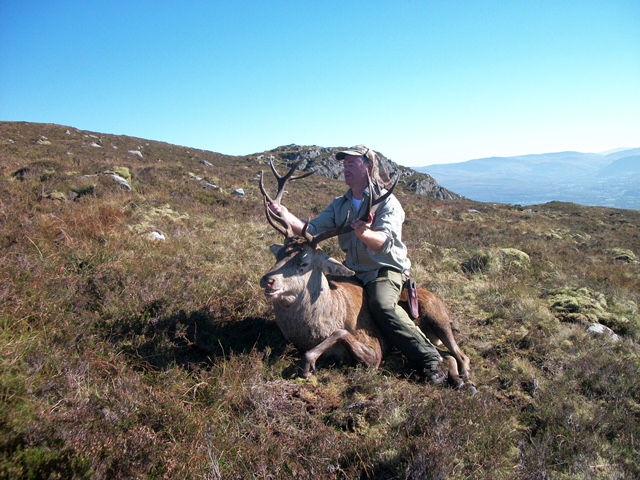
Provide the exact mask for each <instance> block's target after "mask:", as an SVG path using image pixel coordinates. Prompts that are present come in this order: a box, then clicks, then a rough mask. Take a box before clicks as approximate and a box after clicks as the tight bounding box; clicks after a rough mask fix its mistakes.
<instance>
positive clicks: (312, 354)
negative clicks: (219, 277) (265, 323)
mask: <svg viewBox="0 0 640 480" xmlns="http://www.w3.org/2000/svg"><path fill="white" fill-rule="evenodd" d="M272 252H273V253H274V254H275V255H276V264H275V265H274V266H273V268H272V269H271V270H270V271H269V272H268V273H267V274H266V275H264V277H262V279H261V282H260V284H261V286H262V287H263V288H264V289H265V295H266V296H267V297H268V298H270V299H271V300H272V302H273V306H274V310H275V314H276V323H277V324H278V327H279V328H280V330H281V331H282V333H283V335H284V337H285V338H286V339H287V340H288V341H290V342H291V343H292V344H293V345H294V346H296V347H297V348H298V349H299V350H300V351H302V352H304V361H303V365H302V369H301V370H302V371H301V374H302V376H303V377H309V376H310V375H311V374H312V373H313V371H315V367H316V362H317V360H318V359H319V358H320V357H321V356H323V355H324V356H326V357H332V358H336V359H338V360H343V361H345V360H349V359H352V360H356V361H358V362H362V363H364V364H365V365H367V366H369V367H372V368H377V367H379V366H380V364H381V363H382V359H383V354H384V352H385V351H386V349H387V342H385V340H384V337H382V335H381V333H380V331H379V329H378V327H377V326H376V324H375V322H374V321H373V318H372V317H371V314H370V312H369V310H368V307H367V304H366V302H365V301H364V289H363V288H362V286H361V285H360V284H359V283H357V282H355V281H350V280H349V279H346V278H336V279H335V280H330V279H329V278H327V276H326V275H332V276H335V277H350V276H352V275H353V271H351V270H349V269H348V268H346V267H344V266H343V265H342V264H340V263H339V262H338V261H337V260H335V259H333V258H331V257H329V256H328V255H327V254H326V253H324V252H323V251H322V250H321V249H319V248H314V247H312V246H310V245H309V244H308V243H307V242H306V241H305V240H304V239H301V238H299V237H294V238H292V239H288V240H287V242H286V243H285V245H284V246H279V245H274V246H273V247H272ZM418 297H419V303H420V310H421V316H420V318H419V319H418V320H417V322H416V323H417V324H418V325H419V326H420V327H421V329H422V330H423V332H425V335H427V337H428V338H429V339H430V340H431V341H432V343H434V345H442V344H444V345H445V346H446V347H447V349H448V350H447V351H443V350H441V354H442V355H443V357H445V358H447V359H449V358H451V360H452V361H449V362H448V367H449V374H450V378H451V379H452V383H454V384H455V385H456V386H461V385H462V384H464V382H465V381H466V380H467V379H468V374H469V359H468V358H467V357H466V355H465V354H464V353H463V352H462V350H461V349H460V348H459V347H458V345H457V342H456V341H455V337H454V335H453V330H452V323H451V320H450V318H449V315H448V313H447V310H446V308H445V306H444V303H443V302H442V300H440V299H439V298H438V297H437V296H435V295H434V294H433V293H431V292H429V291H427V290H424V289H420V290H419V293H418Z"/></svg>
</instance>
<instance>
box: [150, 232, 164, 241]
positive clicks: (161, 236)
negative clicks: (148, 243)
mask: <svg viewBox="0 0 640 480" xmlns="http://www.w3.org/2000/svg"><path fill="white" fill-rule="evenodd" d="M149 238H150V239H151V240H160V241H164V240H166V239H167V238H166V237H165V236H164V234H163V233H162V232H151V233H150V234H149Z"/></svg>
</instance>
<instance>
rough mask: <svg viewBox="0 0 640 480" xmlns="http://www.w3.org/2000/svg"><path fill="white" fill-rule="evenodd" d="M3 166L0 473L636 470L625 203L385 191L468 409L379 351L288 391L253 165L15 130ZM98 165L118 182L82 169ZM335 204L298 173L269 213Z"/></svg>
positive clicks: (639, 219)
mask: <svg viewBox="0 0 640 480" xmlns="http://www.w3.org/2000/svg"><path fill="white" fill-rule="evenodd" d="M43 137H46V139H44V138H43ZM47 142H49V143H47ZM92 143H97V144H101V147H95V146H91V144H92ZM114 147H117V148H114ZM130 150H137V151H140V152H141V153H142V155H143V157H142V158H140V156H139V155H138V154H131V153H128V152H129V151H130ZM0 156H1V160H2V162H1V165H0V175H1V176H2V182H0V202H1V203H0V223H1V225H2V227H1V229H0V247H1V248H2V252H3V254H2V257H0V275H2V282H0V354H1V359H2V360H1V364H0V369H1V376H0V445H1V452H2V455H1V456H0V478H104V479H107V478H211V479H215V478H294V477H295V478H379V479H399V478H469V479H471V478H473V479H477V478H486V479H501V478H503V479H511V478H520V479H545V478H585V479H586V478H603V479H604V478H606V479H613V478H616V479H617V478H637V477H638V476H639V475H640V469H639V467H638V464H640V458H639V455H638V451H637V448H636V445H637V443H638V435H639V433H640V427H639V425H640V387H639V385H640V384H639V383H638V382H637V377H638V370H639V366H640V361H639V360H638V359H639V358H640V357H639V354H640V348H639V347H638V341H639V339H640V316H639V313H638V307H637V306H638V302H639V298H638V292H640V266H639V264H638V263H637V260H636V259H635V258H634V256H635V255H640V240H639V233H638V232H640V229H639V228H638V227H639V225H640V212H635V211H620V210H610V209H599V208H583V207H579V206H576V205H568V204H548V205H542V206H536V207H530V208H519V207H509V206H502V205H489V204H477V203H473V202H467V201H449V202H445V201H438V200H434V199H428V198H423V197H415V196H413V195H411V194H409V193H407V192H402V191H399V192H398V193H399V195H400V196H401V197H402V201H403V203H404V205H405V207H406V211H407V224H406V228H405V237H406V240H407V243H408V245H409V248H410V250H411V256H412V259H413V262H414V265H415V272H416V276H417V278H418V280H419V283H421V284H423V285H426V286H428V287H429V288H431V289H432V290H433V291H435V292H436V293H438V294H439V295H441V296H442V297H443V298H445V300H446V302H447V304H448V305H449V307H450V309H451V311H452V313H453V315H454V317H455V318H456V320H457V321H458V324H459V327H460V333H459V340H460V343H461V344H462V346H463V348H464V349H465V351H466V352H467V354H469V355H470V357H471V360H472V369H473V370H472V371H473V376H474V380H475V381H476V383H477V385H478V387H479V393H478V394H477V395H476V396H474V397H469V396H468V395H466V394H462V393H460V392H454V391H450V390H447V389H437V388H433V387H430V386H425V385H422V384H419V383H415V382H414V381H413V380H411V379H409V378H408V377H409V369H408V368H407V367H406V366H405V365H404V361H403V359H402V357H400V356H398V355H397V354H395V353H393V352H392V354H391V355H390V356H389V357H388V358H387V359H386V362H385V365H384V366H383V368H382V369H381V370H377V371H371V370H366V369H364V368H361V367H350V366H336V367H334V368H328V369H324V370H320V372H319V373H318V375H317V376H316V377H314V378H313V379H312V380H309V381H301V380H295V379H292V378H291V377H290V374H291V372H292V371H293V370H294V367H295V364H296V360H297V352H295V351H293V350H292V349H291V347H290V346H288V345H287V344H286V342H285V341H284V339H283V338H282V336H281V335H280V333H279V331H278V329H277V327H276V326H275V324H274V322H273V314H272V312H271V309H270V306H269V304H268V303H267V302H266V301H265V300H264V298H263V296H262V293H261V291H260V289H259V278H260V276H261V275H262V273H264V272H265V271H266V269H267V268H268V267H269V266H270V264H271V262H272V258H271V255H270V253H269V252H268V246H269V245H270V244H271V243H274V242H277V241H279V240H280V239H279V238H278V237H276V236H275V235H274V233H273V231H272V229H271V228H270V227H269V226H268V225H267V224H266V222H265V221H264V219H263V214H262V205H261V199H260V196H259V192H258V190H257V186H256V178H257V174H258V172H259V171H260V170H261V169H264V168H265V167H264V165H263V164H261V163H259V161H258V160H256V159H255V158H233V157H225V156H222V155H218V154H214V153H210V152H201V151H197V150H192V149H184V148H179V147H175V146H171V145H166V144H161V143H155V142H146V141H144V140H140V139H133V138H128V137H111V136H108V135H97V134H91V133H89V132H80V131H77V130H75V129H68V133H67V129H66V128H64V127H57V126H52V125H37V124H13V123H3V124H0ZM203 162H208V164H209V165H212V166H209V165H207V164H205V163H203ZM114 167H127V168H128V169H129V172H130V174H131V182H132V187H133V189H132V191H126V190H121V189H120V188H119V187H117V185H116V184H115V183H114V182H113V181H112V179H110V177H106V176H98V177H83V176H84V175H95V174H99V173H102V172H107V171H111V172H114V171H119V172H124V170H122V169H120V170H116V169H115V168H114ZM205 183H212V184H216V185H217V186H218V187H219V188H218V189H213V188H206V187H205ZM240 187H241V188H244V189H245V192H246V194H245V196H237V195H234V194H233V192H234V190H235V189H236V188H240ZM341 191H342V185H341V184H340V183H339V182H336V181H331V180H322V179H317V181H316V179H315V177H313V179H309V180H308V181H306V183H305V184H304V187H303V185H300V184H295V183H294V184H293V185H292V186H291V188H290V192H289V194H288V196H287V197H286V202H287V203H288V204H289V205H295V207H293V209H294V211H295V212H296V213H298V214H300V215H302V216H306V215H313V214H314V213H316V212H317V211H318V208H320V207H322V206H323V205H324V204H326V203H327V202H328V201H329V200H330V199H331V198H332V197H333V196H335V195H338V194H339V193H340V192H341ZM52 192H58V193H60V194H61V195H52ZM152 231H158V232H162V233H163V234H164V235H165V236H166V238H167V239H166V240H165V241H154V240H152V239H150V237H149V233H150V232H152ZM327 249H328V250H330V251H331V252H332V254H335V255H338V251H337V248H336V246H335V243H330V244H329V245H327ZM509 249H513V250H509ZM505 252H506V253H505ZM514 252H524V253H526V254H527V256H528V258H529V260H530V261H529V263H528V264H526V263H525V264H522V263H520V262H516V261H514V258H516V259H518V258H520V257H518V256H517V255H516V253H514ZM514 255H516V256H515V257H514ZM470 267H472V268H470ZM596 321H597V322H600V323H603V324H605V325H607V326H609V327H611V328H612V329H613V330H614V331H615V332H616V333H617V334H618V335H619V337H620V341H619V342H617V343H616V342H612V341H611V340H610V339H608V338H607V337H603V336H592V335H590V334H588V333H587V327H588V326H589V325H590V324H591V323H593V322H596Z"/></svg>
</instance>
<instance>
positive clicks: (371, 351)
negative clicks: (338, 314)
mask: <svg viewBox="0 0 640 480" xmlns="http://www.w3.org/2000/svg"><path fill="white" fill-rule="evenodd" d="M338 343H343V344H344V345H345V346H346V347H347V349H348V350H349V351H350V352H351V353H352V354H353V356H354V358H355V359H356V360H357V361H359V362H362V363H364V364H365V365H367V366H368V367H371V368H377V367H379V366H380V363H381V362H382V349H381V347H380V345H379V344H377V346H376V345H372V346H368V345H365V344H364V343H363V342H361V341H360V340H358V339H357V338H356V337H355V336H354V335H353V334H352V333H350V332H348V331H347V330H344V329H339V330H336V331H335V332H333V333H332V334H331V335H329V337H327V339H326V340H324V341H322V342H321V343H319V344H318V345H316V346H315V347H313V348H312V349H311V350H308V351H307V352H306V353H305V354H304V362H303V365H302V375H301V376H302V377H304V378H309V377H310V376H311V375H312V374H313V372H315V371H316V362H317V361H318V359H319V358H320V357H321V356H322V354H324V353H325V352H327V351H328V350H330V349H331V348H333V347H335V346H336V345H337V344H338Z"/></svg>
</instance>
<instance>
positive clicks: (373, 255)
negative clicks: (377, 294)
mask: <svg viewBox="0 0 640 480" xmlns="http://www.w3.org/2000/svg"><path fill="white" fill-rule="evenodd" d="M383 193H384V192H383ZM368 202H369V189H367V190H365V192H364V202H363V204H362V205H361V206H360V208H359V210H358V211H355V207H354V206H353V193H352V192H351V189H349V190H348V191H347V192H346V193H345V194H344V195H343V196H341V197H337V198H336V199H335V200H334V201H333V202H331V204H330V205H329V206H328V207H327V208H326V209H325V210H324V211H323V212H322V213H320V215H318V217H317V218H315V219H314V220H312V221H311V223H310V225H309V232H310V233H311V234H313V235H317V234H318V233H321V232H324V231H326V230H330V229H332V228H336V227H338V226H339V225H340V224H341V223H342V222H343V221H344V219H345V218H346V217H347V215H349V219H350V221H353V220H355V219H357V218H358V216H359V215H362V214H364V212H365V210H366V208H367V205H368ZM403 222H404V210H403V209H402V205H400V202H399V201H398V199H397V198H396V197H395V196H394V195H390V196H389V197H388V198H387V199H386V200H385V201H384V202H382V203H381V204H379V205H378V209H377V210H376V212H375V218H374V220H373V224H372V225H371V229H372V230H375V231H377V232H383V233H384V234H385V235H386V236H387V240H386V241H385V243H384V246H383V247H382V249H381V250H380V251H378V252H374V251H373V250H370V249H369V248H367V246H366V245H365V244H364V243H363V242H362V241H361V240H360V239H359V238H358V237H357V236H356V234H355V232H353V231H351V232H349V233H345V234H343V235H339V236H338V244H339V245H340V248H341V249H342V251H343V252H345V254H346V260H345V262H344V264H345V265H346V266H347V267H349V268H350V269H351V270H353V271H354V272H356V276H357V277H358V278H359V279H360V281H362V283H364V284H365V285H366V284H367V283H369V282H370V281H372V280H374V279H375V278H377V276H378V272H379V270H380V269H381V268H391V269H394V270H396V271H398V272H404V271H405V270H409V269H410V268H411V261H410V260H409V258H408V257H407V247H406V246H405V244H404V243H402V223H403Z"/></svg>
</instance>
